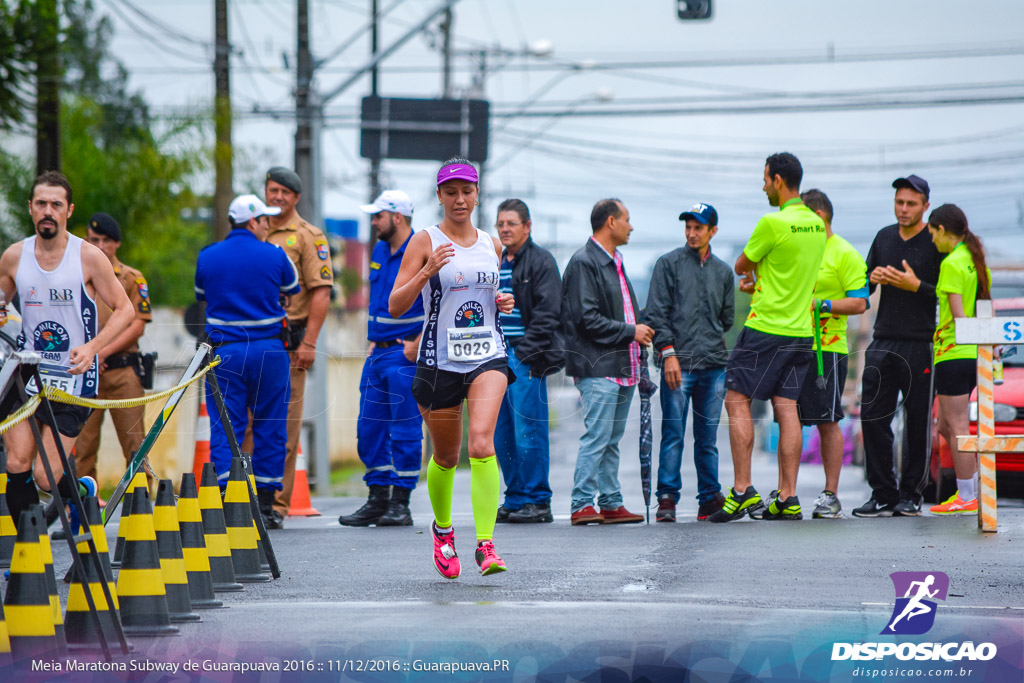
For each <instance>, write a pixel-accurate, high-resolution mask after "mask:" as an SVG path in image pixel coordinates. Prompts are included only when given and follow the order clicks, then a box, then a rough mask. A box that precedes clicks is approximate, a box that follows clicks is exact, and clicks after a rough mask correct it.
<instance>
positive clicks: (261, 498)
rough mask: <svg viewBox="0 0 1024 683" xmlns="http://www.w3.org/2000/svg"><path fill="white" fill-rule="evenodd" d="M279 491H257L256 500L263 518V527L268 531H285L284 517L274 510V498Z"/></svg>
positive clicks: (259, 489)
mask: <svg viewBox="0 0 1024 683" xmlns="http://www.w3.org/2000/svg"><path fill="white" fill-rule="evenodd" d="M276 494H277V491H275V490H274V489H261V488H258V489H256V500H257V502H258V503H259V506H260V515H261V516H262V517H263V526H265V527H266V528H267V529H283V528H284V517H282V516H281V513H280V512H278V511H277V510H275V509H274V496H275V495H276Z"/></svg>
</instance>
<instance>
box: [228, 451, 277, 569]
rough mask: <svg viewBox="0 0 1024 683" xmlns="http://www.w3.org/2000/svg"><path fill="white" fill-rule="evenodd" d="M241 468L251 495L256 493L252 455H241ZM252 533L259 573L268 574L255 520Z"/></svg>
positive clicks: (265, 553)
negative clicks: (258, 562)
mask: <svg viewBox="0 0 1024 683" xmlns="http://www.w3.org/2000/svg"><path fill="white" fill-rule="evenodd" d="M242 468H243V469H244V470H245V471H246V472H247V473H248V474H249V486H251V487H252V491H253V493H255V492H256V474H255V473H254V472H253V471H252V454H251V453H242ZM229 474H230V473H229ZM246 494H247V495H249V492H248V491H246ZM250 499H251V497H250ZM257 506H259V503H257ZM261 514H262V513H261ZM249 516H250V517H251V516H252V506H250V507H249ZM252 532H253V533H254V534H255V535H256V554H257V555H259V558H260V571H261V572H264V573H266V572H269V571H270V560H269V559H268V558H267V551H266V549H265V548H264V547H263V539H262V538H260V530H259V528H258V527H257V526H256V520H255V519H253V520H252Z"/></svg>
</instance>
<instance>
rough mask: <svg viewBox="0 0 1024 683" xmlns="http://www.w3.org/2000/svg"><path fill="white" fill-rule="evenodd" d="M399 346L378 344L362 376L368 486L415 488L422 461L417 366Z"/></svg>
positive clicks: (360, 432) (361, 444) (361, 443)
mask: <svg viewBox="0 0 1024 683" xmlns="http://www.w3.org/2000/svg"><path fill="white" fill-rule="evenodd" d="M402 350H403V347H402V345H401V344H398V345H396V346H389V347H388V348H386V349H382V348H380V347H375V348H374V349H373V352H372V353H371V354H370V355H369V357H368V358H367V359H366V362H365V363H363V374H362V376H361V377H360V378H359V421H358V423H357V424H356V439H357V446H356V447H357V449H358V452H359V459H360V460H362V461H363V464H364V465H365V466H366V474H365V475H363V481H365V482H366V485H367V486H398V487H400V488H407V489H414V488H416V482H417V481H419V476H420V465H421V464H422V460H423V418H422V416H421V415H420V410H419V406H417V405H416V401H415V399H413V397H412V379H413V377H414V376H415V375H416V364H415V363H410V362H409V361H408V360H406V358H405V355H404V354H403V353H402Z"/></svg>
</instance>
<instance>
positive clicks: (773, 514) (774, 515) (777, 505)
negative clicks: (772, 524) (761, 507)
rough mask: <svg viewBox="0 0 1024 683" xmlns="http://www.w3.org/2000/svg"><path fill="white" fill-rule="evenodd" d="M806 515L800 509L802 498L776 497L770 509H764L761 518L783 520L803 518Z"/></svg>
mask: <svg viewBox="0 0 1024 683" xmlns="http://www.w3.org/2000/svg"><path fill="white" fill-rule="evenodd" d="M803 518H804V515H803V513H802V512H801V511H800V499H799V498H797V497H796V496H790V497H789V498H787V499H786V500H782V498H781V497H779V498H776V499H775V500H773V501H772V503H771V505H769V506H768V509H767V510H765V511H764V515H763V516H762V517H761V519H764V520H769V519H781V520H797V519H803Z"/></svg>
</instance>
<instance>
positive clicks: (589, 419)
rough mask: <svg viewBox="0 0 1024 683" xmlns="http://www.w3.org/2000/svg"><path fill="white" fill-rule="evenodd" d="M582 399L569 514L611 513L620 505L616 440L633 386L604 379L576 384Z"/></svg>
mask: <svg viewBox="0 0 1024 683" xmlns="http://www.w3.org/2000/svg"><path fill="white" fill-rule="evenodd" d="M576 388H577V389H579V391H580V395H581V396H582V397H583V425H584V427H585V429H586V431H585V432H584V434H583V437H582V438H580V450H579V453H578V454H577V455H576V472H575V474H574V476H573V487H572V512H577V511H579V510H582V509H583V508H585V507H587V506H588V505H593V504H594V496H595V495H597V496H598V497H597V504H598V506H599V507H600V508H601V509H604V510H614V509H616V508H618V507H619V506H621V505H622V491H621V490H620V488H619V440H620V439H621V438H622V433H623V432H624V431H625V429H626V417H627V415H628V414H629V404H630V401H632V400H633V392H634V391H635V390H636V387H635V386H632V387H623V386H620V385H618V384H616V383H615V382H613V381H611V380H610V379H606V378H604V377H584V378H582V379H580V380H577V382H576Z"/></svg>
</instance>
